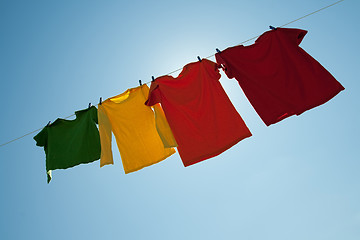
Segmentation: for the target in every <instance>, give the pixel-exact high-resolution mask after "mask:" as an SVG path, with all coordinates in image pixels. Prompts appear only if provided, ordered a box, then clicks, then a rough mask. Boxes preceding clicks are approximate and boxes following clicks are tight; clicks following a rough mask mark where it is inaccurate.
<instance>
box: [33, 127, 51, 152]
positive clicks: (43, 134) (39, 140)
mask: <svg viewBox="0 0 360 240" xmlns="http://www.w3.org/2000/svg"><path fill="white" fill-rule="evenodd" d="M47 138H48V134H47V126H46V127H44V128H43V129H42V130H41V131H40V132H39V133H38V134H37V135H36V136H35V137H34V140H35V141H36V146H39V147H45V146H46V143H47Z"/></svg>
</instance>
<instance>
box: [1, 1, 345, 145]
mask: <svg viewBox="0 0 360 240" xmlns="http://www.w3.org/2000/svg"><path fill="white" fill-rule="evenodd" d="M343 1H345V0H340V1H337V2H334V3H332V4H330V5H328V6H326V7H323V8H320V9H318V10H316V11H314V12H311V13H308V14H306V15H304V16H302V17H299V18H297V19H295V20H292V21H290V22H288V23H285V24H283V25H281V26H280V27H284V26H287V25H289V24H291V23H294V22H297V21H299V20H301V19H303V18H306V17H308V16H311V15H313V14H315V13H318V12H320V11H322V10H325V9H327V8H329V7H332V6H334V5H336V4H338V3H340V2H343ZM258 37H260V35H257V36H255V37H252V38H249V39H247V40H245V41H243V42H241V43H239V44H238V45H242V44H244V43H247V42H249V41H251V40H254V39H256V38H258ZM213 56H215V54H212V55H210V56H207V57H205V59H209V58H211V57H213ZM182 69H183V68H182V67H181V68H179V69H176V70H174V71H172V72H169V73H167V74H165V75H171V74H173V73H176V72H178V71H180V70H182ZM149 83H151V81H149V82H146V83H144V84H149ZM98 105H99V104H96V105H95V106H98ZM73 116H75V114H72V115H70V116H67V117H65V118H63V119H68V118H71V117H73ZM41 129H43V127H41V128H38V129H36V130H34V131H32V132H29V133H26V134H24V135H22V136H20V137H17V138H15V139H12V140H10V141H8V142H5V143H2V144H0V147H3V146H5V145H7V144H9V143H12V142H15V141H17V140H19V139H21V138H24V137H26V136H28V135H30V134H33V133H35V132H38V131H40V130H41Z"/></svg>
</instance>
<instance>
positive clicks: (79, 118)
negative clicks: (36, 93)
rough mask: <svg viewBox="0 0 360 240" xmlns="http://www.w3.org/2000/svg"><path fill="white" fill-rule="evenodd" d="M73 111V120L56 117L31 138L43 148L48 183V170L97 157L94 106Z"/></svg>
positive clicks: (74, 164)
mask: <svg viewBox="0 0 360 240" xmlns="http://www.w3.org/2000/svg"><path fill="white" fill-rule="evenodd" d="M75 114H76V119H74V120H66V119H60V118H58V119H56V121H55V122H53V123H52V124H50V125H48V126H46V127H44V128H43V129H42V130H41V131H40V132H39V133H38V134H37V135H36V136H35V137H34V140H35V141H36V145H37V146H40V147H44V150H45V154H46V171H47V174H48V183H49V182H50V180H51V170H55V169H66V168H70V167H74V166H76V165H79V164H81V163H89V162H93V161H95V160H98V159H99V158H100V151H101V148H100V137H99V130H98V128H97V127H96V124H97V123H98V118H97V109H96V107H94V106H92V107H90V108H88V109H84V110H80V111H77V112H75Z"/></svg>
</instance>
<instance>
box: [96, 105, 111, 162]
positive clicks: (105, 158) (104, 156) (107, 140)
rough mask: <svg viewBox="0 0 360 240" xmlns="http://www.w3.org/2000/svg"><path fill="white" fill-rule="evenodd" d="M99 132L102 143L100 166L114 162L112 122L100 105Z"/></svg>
mask: <svg viewBox="0 0 360 240" xmlns="http://www.w3.org/2000/svg"><path fill="white" fill-rule="evenodd" d="M98 108H99V109H98V121H99V134H100V145H101V156H100V167H102V166H105V165H108V164H114V161H113V155H112V151H111V140H112V135H111V124H110V121H109V118H108V117H107V115H106V113H105V109H104V108H103V106H101V105H99V107H98Z"/></svg>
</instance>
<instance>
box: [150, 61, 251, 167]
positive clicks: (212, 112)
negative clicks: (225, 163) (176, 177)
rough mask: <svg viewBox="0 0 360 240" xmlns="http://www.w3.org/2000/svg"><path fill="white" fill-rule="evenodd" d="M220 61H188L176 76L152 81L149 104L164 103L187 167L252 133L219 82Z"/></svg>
mask: <svg viewBox="0 0 360 240" xmlns="http://www.w3.org/2000/svg"><path fill="white" fill-rule="evenodd" d="M219 79H220V73H219V70H218V68H217V64H216V63H214V62H211V61H209V60H206V59H203V60H202V61H201V62H194V63H189V64H187V65H186V66H185V67H184V68H183V70H182V72H181V73H180V75H179V76H178V77H177V78H174V77H172V76H162V77H159V78H157V79H155V81H153V82H152V83H151V87H150V93H149V98H148V100H147V101H146V105H148V106H152V105H154V104H156V103H161V106H162V108H163V110H164V112H165V115H166V118H167V120H168V122H169V126H170V128H171V130H172V131H173V134H174V137H175V140H176V142H177V143H178V151H179V155H180V157H181V159H182V161H183V163H184V166H185V167H186V166H189V165H191V164H194V163H197V162H200V161H202V160H205V159H208V158H211V157H214V156H216V155H218V154H220V153H222V152H223V151H225V150H227V149H228V148H230V147H231V146H233V145H235V144H236V143H237V142H239V141H240V140H242V139H244V138H247V137H250V136H251V133H250V131H249V129H248V128H247V126H246V125H245V123H244V121H243V120H242V118H241V117H240V115H239V113H238V112H237V111H236V110H235V108H234V106H233V105H232V103H231V102H230V100H229V98H228V96H227V95H226V93H225V91H224V89H223V88H222V86H221V84H220V82H219Z"/></svg>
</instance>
